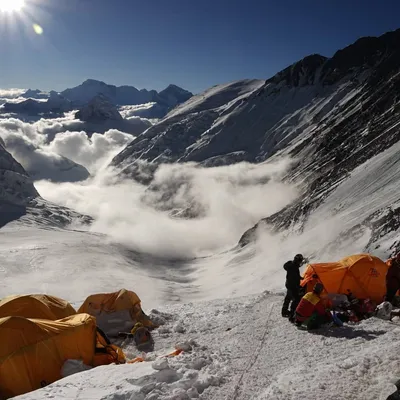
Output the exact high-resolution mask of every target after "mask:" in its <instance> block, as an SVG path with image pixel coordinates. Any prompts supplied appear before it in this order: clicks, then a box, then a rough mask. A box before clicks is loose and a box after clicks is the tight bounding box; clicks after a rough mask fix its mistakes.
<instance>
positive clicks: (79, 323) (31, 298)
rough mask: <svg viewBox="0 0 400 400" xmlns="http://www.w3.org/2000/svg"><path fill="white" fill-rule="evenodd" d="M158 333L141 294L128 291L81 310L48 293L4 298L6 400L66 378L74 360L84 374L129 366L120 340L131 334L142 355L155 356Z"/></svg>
mask: <svg viewBox="0 0 400 400" xmlns="http://www.w3.org/2000/svg"><path fill="white" fill-rule="evenodd" d="M155 328H157V326H156V325H155V324H154V323H153V322H152V321H151V320H150V318H149V317H148V316H147V315H146V314H145V313H144V312H143V310H142V307H141V301H140V299H139V297H138V296H137V295H136V293H134V292H132V291H129V290H125V289H122V290H120V291H118V292H115V293H106V294H95V295H92V296H89V297H88V298H87V299H86V300H85V302H84V303H83V304H82V306H81V307H80V308H79V310H78V311H76V310H75V309H74V307H72V305H71V304H69V303H68V302H67V301H65V300H62V299H60V298H58V297H54V296H48V295H43V294H33V295H22V296H10V297H7V298H4V299H2V300H0V339H1V340H0V398H2V399H3V398H4V399H6V398H10V397H14V396H17V395H21V394H24V393H27V392H30V391H33V390H36V389H39V388H41V387H44V386H46V385H49V384H50V383H53V382H55V381H57V380H59V379H61V378H62V377H64V376H65V374H64V371H66V370H67V369H68V368H67V367H68V366H69V367H71V365H72V364H71V361H72V362H73V363H75V364H77V363H81V364H82V366H81V369H82V370H84V369H88V368H93V367H97V366H100V365H107V364H112V363H115V364H123V363H126V362H129V361H128V360H127V359H126V357H125V354H124V353H123V351H122V349H121V348H120V347H119V346H117V345H116V344H115V340H117V338H118V337H120V336H121V335H122V336H123V335H126V337H129V338H131V339H132V340H133V341H134V343H135V344H136V346H137V348H138V349H139V350H141V351H151V349H152V348H153V344H154V342H153V339H152V336H151V333H150V330H152V329H155ZM123 332H127V333H125V334H124V333H123ZM112 341H114V343H112Z"/></svg>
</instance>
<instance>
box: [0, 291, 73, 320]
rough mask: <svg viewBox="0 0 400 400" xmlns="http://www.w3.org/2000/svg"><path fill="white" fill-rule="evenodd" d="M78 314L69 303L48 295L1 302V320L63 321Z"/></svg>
mask: <svg viewBox="0 0 400 400" xmlns="http://www.w3.org/2000/svg"><path fill="white" fill-rule="evenodd" d="M74 314H76V311H75V309H74V307H72V306H71V304H69V303H68V302H67V301H65V300H62V299H60V298H58V297H55V296H48V295H46V294H29V295H20V296H8V297H5V298H4V299H1V300H0V318H3V317H11V316H12V317H25V318H37V319H50V320H53V321H55V320H56V319H62V318H66V317H70V316H71V315H74Z"/></svg>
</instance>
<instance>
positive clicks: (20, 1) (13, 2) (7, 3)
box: [0, 0, 25, 12]
mask: <svg viewBox="0 0 400 400" xmlns="http://www.w3.org/2000/svg"><path fill="white" fill-rule="evenodd" d="M24 5H25V0H0V11H3V12H12V11H20V10H21V9H22V8H23V6H24Z"/></svg>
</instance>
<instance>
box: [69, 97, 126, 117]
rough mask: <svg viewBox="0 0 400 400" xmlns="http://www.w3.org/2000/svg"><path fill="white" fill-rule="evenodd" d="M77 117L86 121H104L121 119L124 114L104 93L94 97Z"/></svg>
mask: <svg viewBox="0 0 400 400" xmlns="http://www.w3.org/2000/svg"><path fill="white" fill-rule="evenodd" d="M75 118H77V119H80V120H81V121H86V122H100V123H101V122H103V121H107V120H114V121H121V120H122V116H121V114H120V113H119V112H118V109H117V107H116V106H114V105H113V104H112V103H111V101H110V100H109V99H108V98H107V97H106V96H105V95H103V94H101V93H100V94H98V95H96V96H95V97H93V99H92V100H90V101H89V103H88V104H86V105H85V106H84V107H82V108H81V109H80V110H79V111H78V112H77V113H76V114H75Z"/></svg>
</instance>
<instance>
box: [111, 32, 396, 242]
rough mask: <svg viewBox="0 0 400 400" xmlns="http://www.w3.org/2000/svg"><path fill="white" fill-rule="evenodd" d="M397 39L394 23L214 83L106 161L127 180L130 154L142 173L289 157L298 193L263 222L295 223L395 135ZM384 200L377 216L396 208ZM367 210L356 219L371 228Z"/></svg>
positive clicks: (133, 171) (130, 170)
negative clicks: (264, 70)
mask: <svg viewBox="0 0 400 400" xmlns="http://www.w3.org/2000/svg"><path fill="white" fill-rule="evenodd" d="M399 40H400V30H397V31H394V32H389V33H386V34H384V35H382V36H381V37H378V38H376V37H367V38H361V39H359V40H358V41H356V42H355V43H354V44H352V45H350V46H348V47H346V48H344V49H343V50H339V51H338V52H337V53H336V54H335V55H334V56H333V57H332V58H325V57H323V56H320V55H311V56H308V57H306V58H304V59H302V60H301V61H299V62H297V63H295V64H293V65H291V66H289V67H288V68H286V69H285V70H283V71H281V72H280V73H278V74H276V75H275V76H274V77H272V78H271V79H268V80H267V81H266V82H259V81H258V82H257V81H256V82H251V84H250V87H249V86H246V83H245V82H235V83H233V84H230V85H222V86H217V87H214V88H212V89H210V90H208V91H206V92H205V93H203V94H200V95H198V96H194V97H193V98H191V99H190V100H189V101H188V102H186V103H184V104H182V105H180V106H179V107H177V108H176V109H174V110H172V111H171V112H170V113H169V114H168V115H167V116H166V117H165V118H164V119H163V120H162V121H161V122H160V123H159V124H157V125H155V126H153V127H151V128H150V129H148V130H147V131H146V132H144V133H143V134H142V135H140V136H138V137H137V138H136V139H135V140H134V141H133V142H131V144H130V145H128V147H127V148H126V149H125V150H123V151H122V152H121V153H120V154H119V155H117V156H116V157H115V158H114V160H113V163H112V164H113V165H114V166H118V167H119V168H121V169H123V170H124V171H125V172H126V173H131V174H132V175H133V176H134V177H137V176H138V167H137V165H138V162H139V161H140V171H141V172H142V171H143V168H144V167H143V165H147V169H148V171H150V172H151V173H152V172H154V171H155V170H156V168H157V165H158V164H160V163H161V162H163V163H170V162H186V161H196V162H200V163H202V164H203V165H206V166H214V165H221V164H231V163H236V162H238V161H248V162H253V163H260V162H265V161H266V160H268V162H271V161H274V160H278V159H280V158H282V157H290V158H292V160H293V165H292V167H291V168H290V170H289V171H288V173H287V177H286V181H287V182H292V183H294V184H296V185H299V187H300V189H299V190H301V193H302V194H301V195H300V197H299V198H298V200H297V201H296V202H295V203H294V204H292V205H290V206H288V207H287V208H286V209H285V210H284V211H282V212H279V213H278V214H276V215H274V216H272V217H270V218H268V219H267V220H266V222H267V223H269V224H271V225H273V226H275V228H280V229H287V228H289V227H291V226H292V225H296V224H297V223H298V224H299V225H296V226H297V228H296V229H299V230H302V229H304V226H303V225H304V224H305V222H306V221H307V218H308V216H310V215H311V214H312V212H313V211H315V210H316V208H317V207H318V206H320V205H321V204H322V203H323V202H324V200H325V199H326V198H327V196H328V195H329V194H330V193H332V192H333V191H334V190H335V189H336V188H337V186H338V184H339V183H340V182H341V181H343V180H344V179H346V178H348V177H349V175H350V173H351V171H353V170H355V168H356V167H358V166H360V165H361V164H363V163H364V162H366V161H367V160H369V159H371V158H372V157H374V156H375V155H377V154H379V153H381V152H383V151H384V150H386V149H389V148H390V147H391V146H393V145H394V144H396V143H397V142H398V141H399V139H400V130H399V128H398V124H399V123H400V114H399V110H400V108H399V103H398V102H399V100H398V99H399V97H398V91H399V89H400V74H399V71H400V50H399V48H398V46H397V43H398V41H399ZM234 88H236V89H239V90H237V91H235V90H232V89H234ZM396 165H397V164H396ZM149 179H150V180H151V175H150V178H149ZM375 188H376V189H378V188H379V186H375ZM381 189H382V188H381ZM399 196H400V195H399ZM392 200H393V198H392ZM399 200H400V199H399ZM387 207H389V209H386V210H383V209H382V210H381V211H382V213H383V214H382V215H384V214H385V213H389V214H390V215H392V213H394V214H395V215H397V214H398V212H399V209H398V208H397V207H395V206H394V205H393V204H388V205H387ZM391 207H392V208H391ZM393 207H394V208H393ZM373 211H374V212H377V211H379V210H377V209H375V208H374V209H373ZM370 214H371V215H369V214H368V215H365V218H366V220H365V221H364V225H365V224H367V225H371V224H373V225H374V224H375V225H379V224H376V219H377V218H378V219H379V218H380V217H378V216H376V215H375V214H374V215H373V213H372V210H371V213H370ZM368 218H369V219H368ZM382 218H384V217H383V216H382ZM372 221H374V222H372ZM361 222H363V221H359V222H358V223H361ZM397 228H398V224H397V223H392V227H391V228H389V227H387V229H391V230H393V229H394V230H396V229H397ZM293 229H294V228H293ZM251 232H253V231H251ZM374 234H376V232H375V233H374ZM248 239H249V234H246V235H245V236H244V238H243V239H242V240H241V244H244V243H245V242H246V241H247V240H248Z"/></svg>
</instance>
